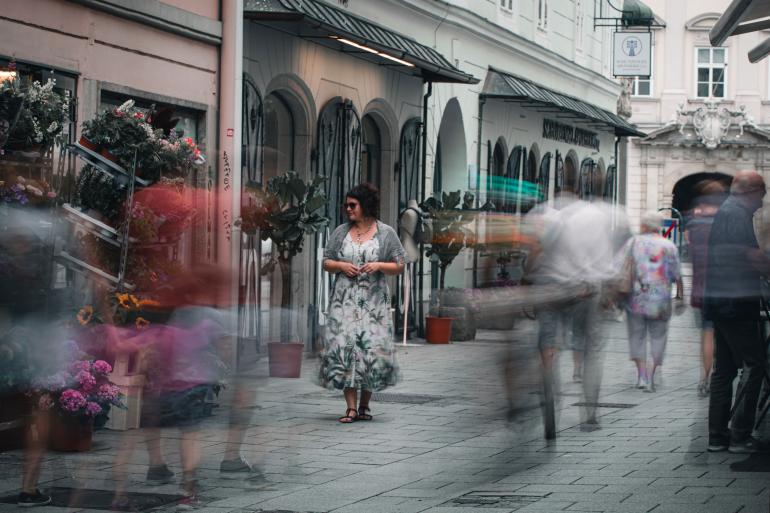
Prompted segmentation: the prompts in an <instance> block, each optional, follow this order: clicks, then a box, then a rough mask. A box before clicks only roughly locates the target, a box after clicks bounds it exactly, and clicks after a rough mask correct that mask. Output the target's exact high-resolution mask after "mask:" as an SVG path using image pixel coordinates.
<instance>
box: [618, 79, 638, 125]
mask: <svg viewBox="0 0 770 513" xmlns="http://www.w3.org/2000/svg"><path fill="white" fill-rule="evenodd" d="M620 88H621V89H620V96H619V97H618V107H617V110H618V116H620V117H621V118H625V119H628V118H630V117H631V114H632V113H633V111H632V108H631V95H632V94H633V92H634V79H633V78H632V77H624V78H621V79H620Z"/></svg>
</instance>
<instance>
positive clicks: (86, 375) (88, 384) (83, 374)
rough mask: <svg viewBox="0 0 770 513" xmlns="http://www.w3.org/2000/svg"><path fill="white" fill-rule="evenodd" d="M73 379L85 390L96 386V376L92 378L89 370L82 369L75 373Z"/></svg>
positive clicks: (87, 390)
mask: <svg viewBox="0 0 770 513" xmlns="http://www.w3.org/2000/svg"><path fill="white" fill-rule="evenodd" d="M75 379H76V380H77V382H78V383H80V387H81V388H82V389H83V391H85V392H89V391H91V390H93V388H94V387H95V386H96V378H94V377H93V376H92V375H91V373H90V372H88V371H85V370H82V371H80V372H78V373H77V375H75Z"/></svg>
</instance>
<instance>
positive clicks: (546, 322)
mask: <svg viewBox="0 0 770 513" xmlns="http://www.w3.org/2000/svg"><path fill="white" fill-rule="evenodd" d="M535 313H536V315H537V320H538V325H539V330H538V337H537V343H538V347H539V348H540V349H541V350H542V349H548V348H555V349H571V350H573V351H581V352H584V351H585V350H586V345H587V343H589V344H590V346H591V349H592V350H595V349H596V348H597V344H599V343H600V342H601V341H600V340H599V323H600V322H601V321H600V319H599V304H598V297H589V298H586V299H584V300H581V301H579V302H577V303H575V304H572V305H569V306H562V307H558V308H548V307H545V308H540V309H538V310H536V312H535Z"/></svg>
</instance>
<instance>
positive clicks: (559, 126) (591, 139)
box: [543, 118, 599, 151]
mask: <svg viewBox="0 0 770 513" xmlns="http://www.w3.org/2000/svg"><path fill="white" fill-rule="evenodd" d="M543 139H550V140H552V141H560V142H565V143H567V144H576V145H578V146H583V147H585V148H593V149H594V150H596V151H599V137H598V136H597V135H596V132H591V131H590V130H583V129H582V128H577V127H574V126H571V125H565V124H564V123H559V122H558V121H554V120H553V119H547V118H546V119H544V120H543Z"/></svg>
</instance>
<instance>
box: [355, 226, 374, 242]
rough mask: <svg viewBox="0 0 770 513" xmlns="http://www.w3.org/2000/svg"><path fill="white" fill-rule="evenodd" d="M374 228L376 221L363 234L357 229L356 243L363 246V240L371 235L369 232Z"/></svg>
mask: <svg viewBox="0 0 770 513" xmlns="http://www.w3.org/2000/svg"><path fill="white" fill-rule="evenodd" d="M372 226H374V221H372V223H371V224H369V226H368V227H367V228H366V230H364V231H363V232H362V231H361V230H360V229H359V228H358V227H356V242H357V243H358V244H359V245H361V242H362V241H361V239H363V238H364V237H365V236H366V235H369V231H370V230H371V229H372Z"/></svg>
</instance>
